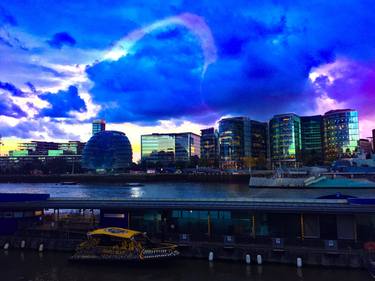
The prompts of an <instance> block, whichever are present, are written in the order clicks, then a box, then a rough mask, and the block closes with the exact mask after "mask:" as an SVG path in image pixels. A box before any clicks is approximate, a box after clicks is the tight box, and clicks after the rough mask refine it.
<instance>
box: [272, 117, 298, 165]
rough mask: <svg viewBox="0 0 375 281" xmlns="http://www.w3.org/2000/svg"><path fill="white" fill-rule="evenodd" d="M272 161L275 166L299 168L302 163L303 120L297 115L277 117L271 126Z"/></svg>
mask: <svg viewBox="0 0 375 281" xmlns="http://www.w3.org/2000/svg"><path fill="white" fill-rule="evenodd" d="M269 132H270V144H271V149H270V150H271V160H272V162H273V164H274V165H275V166H284V165H285V166H297V165H298V164H299V162H300V161H301V148H302V140H301V119H300V117H299V116H297V115H296V114H282V115H275V116H274V117H273V118H272V119H271V121H270V124H269Z"/></svg>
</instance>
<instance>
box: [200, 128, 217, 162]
mask: <svg viewBox="0 0 375 281" xmlns="http://www.w3.org/2000/svg"><path fill="white" fill-rule="evenodd" d="M218 158H219V147H218V132H217V131H216V130H215V128H207V129H203V130H201V159H202V160H203V163H204V164H205V165H207V166H209V167H216V166H218V160H219V159H218Z"/></svg>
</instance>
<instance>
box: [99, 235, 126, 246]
mask: <svg viewBox="0 0 375 281" xmlns="http://www.w3.org/2000/svg"><path fill="white" fill-rule="evenodd" d="M123 241H124V239H121V238H117V237H112V236H107V235H102V236H100V240H99V246H115V245H118V244H121V243H122V242H123Z"/></svg>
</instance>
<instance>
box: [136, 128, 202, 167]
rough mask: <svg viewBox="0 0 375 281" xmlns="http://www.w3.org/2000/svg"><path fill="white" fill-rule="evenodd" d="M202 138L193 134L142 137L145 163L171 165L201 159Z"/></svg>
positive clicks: (143, 160)
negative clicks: (193, 158)
mask: <svg viewBox="0 0 375 281" xmlns="http://www.w3.org/2000/svg"><path fill="white" fill-rule="evenodd" d="M200 149H201V144H200V136H198V135H196V134H193V133H178V134H151V135H142V136H141V158H142V162H144V163H153V164H160V165H170V164H173V163H175V162H189V161H190V160H191V158H192V157H198V158H199V157H200Z"/></svg>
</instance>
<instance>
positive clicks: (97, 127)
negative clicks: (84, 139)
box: [92, 119, 105, 135]
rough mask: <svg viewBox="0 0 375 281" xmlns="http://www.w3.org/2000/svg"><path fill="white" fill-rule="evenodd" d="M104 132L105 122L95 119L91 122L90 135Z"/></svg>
mask: <svg viewBox="0 0 375 281" xmlns="http://www.w3.org/2000/svg"><path fill="white" fill-rule="evenodd" d="M102 131H105V120H103V119H97V120H94V121H93V122H92V135H95V134H96V133H99V132H102Z"/></svg>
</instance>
